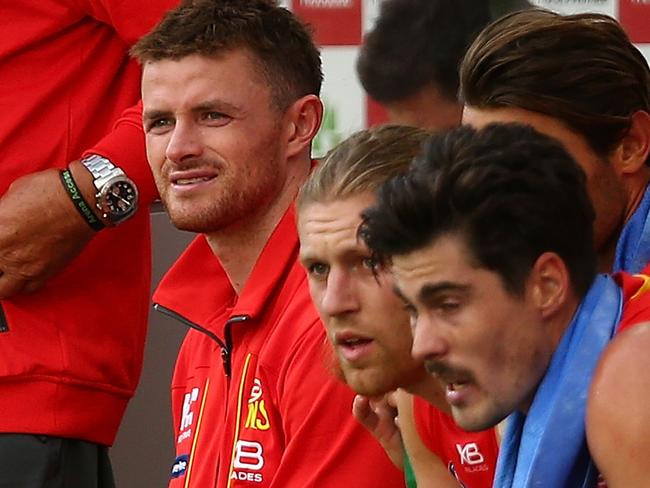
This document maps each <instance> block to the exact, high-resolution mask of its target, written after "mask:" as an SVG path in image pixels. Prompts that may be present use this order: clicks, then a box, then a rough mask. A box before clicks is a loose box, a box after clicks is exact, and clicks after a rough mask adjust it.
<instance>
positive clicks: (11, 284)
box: [0, 169, 94, 299]
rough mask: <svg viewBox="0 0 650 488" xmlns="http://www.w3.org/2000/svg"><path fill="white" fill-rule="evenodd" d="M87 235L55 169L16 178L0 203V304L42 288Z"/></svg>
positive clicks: (90, 234) (84, 242) (91, 233)
mask: <svg viewBox="0 0 650 488" xmlns="http://www.w3.org/2000/svg"><path fill="white" fill-rule="evenodd" d="M82 171H83V170H82ZM77 174H78V173H77ZM75 179H77V178H76V175H75ZM77 184H78V185H79V181H77ZM91 184H92V183H91ZM80 186H81V185H80ZM93 234H94V231H93V230H92V229H91V228H90V227H89V226H88V224H87V223H86V222H84V220H83V219H82V218H81V216H80V215H79V214H78V213H77V211H76V209H75V208H74V206H73V203H72V201H71V200H70V198H69V196H68V195H67V193H66V191H65V190H64V188H63V185H62V183H61V180H60V179H59V171H58V170H56V169H48V170H45V171H40V172H38V173H32V174H30V175H26V176H23V177H21V178H18V179H17V180H16V181H14V182H13V183H12V184H11V186H10V187H9V189H8V190H7V192H6V193H5V194H4V195H3V196H2V198H0V272H1V273H2V274H1V275H0V299H6V298H9V297H11V296H13V295H16V294H19V293H29V292H32V291H35V290H37V289H38V288H40V287H41V286H43V285H44V284H45V282H46V281H47V279H48V278H50V277H51V276H53V275H54V274H55V273H57V272H58V271H60V270H61V269H63V268H64V267H65V266H66V265H67V264H68V263H69V262H70V261H71V260H72V258H73V257H75V256H76V255H77V254H78V253H79V252H80V251H81V250H82V249H83V248H84V246H85V245H86V244H87V243H88V241H89V240H90V239H91V237H92V236H93Z"/></svg>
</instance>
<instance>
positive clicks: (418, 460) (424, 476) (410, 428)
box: [396, 390, 459, 488]
mask: <svg viewBox="0 0 650 488" xmlns="http://www.w3.org/2000/svg"><path fill="white" fill-rule="evenodd" d="M396 402H397V409H398V411H399V427H400V430H401V432H402V439H403V441H404V447H405V448H406V452H407V454H408V457H409V460H410V461H411V465H412V467H413V471H414V472H415V478H416V480H417V485H418V488H429V487H430V488H458V486H459V485H458V482H457V481H456V480H455V479H454V477H453V476H452V475H451V473H450V472H449V470H448V469H447V467H446V466H445V465H444V464H443V463H442V461H441V460H440V458H439V457H438V456H437V455H436V454H434V453H433V452H431V451H430V450H429V449H428V448H427V447H426V446H425V445H424V443H423V442H422V439H420V436H419V435H418V432H417V429H416V427H415V420H414V418H413V396H412V395H411V394H409V393H407V392H405V391H403V390H398V391H397V394H396Z"/></svg>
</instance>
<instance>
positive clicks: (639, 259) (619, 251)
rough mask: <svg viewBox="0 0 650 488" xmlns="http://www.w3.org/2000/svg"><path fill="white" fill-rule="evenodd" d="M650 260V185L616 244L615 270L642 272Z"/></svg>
mask: <svg viewBox="0 0 650 488" xmlns="http://www.w3.org/2000/svg"><path fill="white" fill-rule="evenodd" d="M648 262H650V186H648V187H647V188H646V190H645V195H643V199H642V200H641V203H640V204H639V206H638V208H637V209H636V211H635V212H634V213H633V214H632V217H631V218H630V220H628V221H627V223H626V224H625V227H623V231H622V232H621V237H619V239H618V243H617V244H616V254H615V256H614V272H616V271H627V272H628V273H632V274H634V273H640V272H641V270H642V269H643V268H645V266H646V264H647V263H648Z"/></svg>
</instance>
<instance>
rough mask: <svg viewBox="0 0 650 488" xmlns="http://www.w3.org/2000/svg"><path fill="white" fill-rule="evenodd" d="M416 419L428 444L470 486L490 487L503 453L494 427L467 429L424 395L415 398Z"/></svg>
mask: <svg viewBox="0 0 650 488" xmlns="http://www.w3.org/2000/svg"><path fill="white" fill-rule="evenodd" d="M413 418H414V419H415V426H416V428H417V431H418V434H419V435H420V438H421V439H422V441H423V442H424V445H425V446H426V447H427V448H428V449H429V450H430V451H431V452H433V453H435V454H437V455H438V457H440V459H441V460H442V462H443V463H444V464H445V465H446V466H447V468H448V469H449V471H450V472H451V473H452V474H454V475H455V476H456V478H457V479H458V480H459V481H460V482H461V483H462V484H463V486H465V487H467V488H483V487H485V488H490V487H491V486H492V481H493V480H494V472H495V468H496V463H497V455H498V454H499V444H498V442H497V438H496V432H495V430H494V429H490V430H486V431H482V432H465V431H464V430H462V429H461V428H460V427H458V426H457V425H456V423H455V422H454V419H453V418H452V417H450V416H449V415H447V414H445V413H443V412H441V411H440V410H438V409H437V408H435V407H434V406H432V405H431V404H429V403H427V402H426V401H425V400H423V399H422V398H420V397H416V396H414V397H413Z"/></svg>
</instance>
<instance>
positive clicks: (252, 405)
mask: <svg viewBox="0 0 650 488" xmlns="http://www.w3.org/2000/svg"><path fill="white" fill-rule="evenodd" d="M262 395H263V391H262V382H261V381H260V380H259V378H255V379H254V381H253V387H252V388H251V394H250V397H249V398H248V415H247V416H246V425H244V428H246V429H253V430H269V429H270V428H271V423H270V422H269V415H268V413H267V411H266V404H265V403H264V399H263V398H262Z"/></svg>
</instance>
